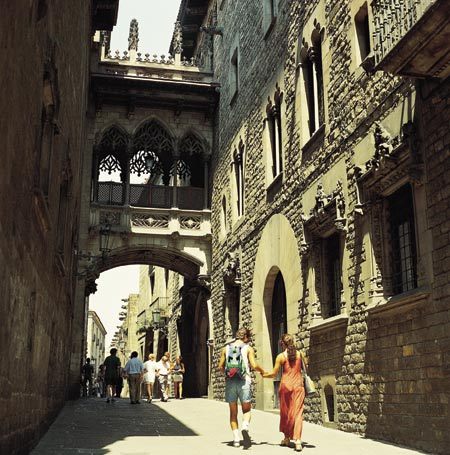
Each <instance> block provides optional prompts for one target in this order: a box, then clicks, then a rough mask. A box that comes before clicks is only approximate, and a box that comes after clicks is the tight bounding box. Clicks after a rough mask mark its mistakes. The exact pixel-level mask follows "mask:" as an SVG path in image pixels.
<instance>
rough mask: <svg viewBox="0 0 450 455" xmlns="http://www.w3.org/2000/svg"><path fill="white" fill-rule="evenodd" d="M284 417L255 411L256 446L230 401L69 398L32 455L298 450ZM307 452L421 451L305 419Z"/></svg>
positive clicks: (390, 454)
mask: <svg viewBox="0 0 450 455" xmlns="http://www.w3.org/2000/svg"><path fill="white" fill-rule="evenodd" d="M278 422H279V417H278V415H276V414H272V413H268V412H263V411H253V419H252V424H251V437H252V446H251V447H244V446H243V445H242V442H241V447H240V448H234V447H232V446H231V432H230V430H229V427H228V406H227V405H226V403H219V402H217V401H211V400H206V399H186V400H181V401H180V400H171V401H169V402H168V403H160V402H159V401H156V402H154V403H153V404H148V403H146V402H141V404H140V405H130V404H129V401H128V399H120V400H119V401H117V402H116V403H114V404H107V403H105V400H103V399H99V398H89V399H83V400H78V401H76V402H69V403H67V405H66V406H65V407H64V409H63V410H62V411H61V413H60V415H59V416H58V418H57V419H56V421H55V422H54V424H53V425H52V426H51V428H50V430H49V431H48V433H47V434H46V435H45V436H44V437H43V439H42V440H41V441H40V443H39V445H38V446H37V447H36V449H35V450H34V451H33V452H32V455H75V454H84V455H86V454H91V455H94V454H95V455H100V454H114V455H149V454H152V455H153V454H155V455H172V454H173V455H175V454H177V455H181V454H183V455H190V454H196V455H198V454H214V455H215V454H218V455H221V454H230V455H231V454H233V452H234V453H236V451H240V450H250V451H251V452H252V453H253V454H254V455H258V454H261V455H264V454H269V453H270V454H275V455H276V454H277V453H279V454H281V455H282V454H285V455H286V454H288V453H290V452H291V453H294V450H293V449H291V450H290V451H289V450H288V449H286V448H285V447H280V446H279V443H280V441H281V439H282V437H281V436H282V435H281V434H280V433H279V432H278ZM303 441H304V442H303V444H304V448H303V453H304V454H306V455H325V454H327V455H329V454H332V455H372V454H373V455H374V454H383V455H413V454H418V453H421V452H417V451H414V450H409V449H405V448H401V447H397V446H393V445H389V444H385V443H382V442H377V441H372V440H369V439H364V438H361V437H359V436H357V435H354V434H349V433H344V432H341V431H336V430H331V429H327V428H324V427H321V426H318V425H313V424H308V423H305V426H304V431H303Z"/></svg>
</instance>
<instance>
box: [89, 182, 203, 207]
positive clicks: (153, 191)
mask: <svg viewBox="0 0 450 455" xmlns="http://www.w3.org/2000/svg"><path fill="white" fill-rule="evenodd" d="M125 193H126V191H125V185H124V184H122V183H118V182H99V183H98V184H97V195H96V201H95V202H97V203H98V204H101V205H119V206H120V205H125V204H126V201H125ZM175 194H176V201H174V195H175ZM206 202H208V201H206ZM129 205H131V206H133V207H148V208H161V209H170V208H172V207H177V208H180V209H183V210H202V209H204V208H205V190H204V188H197V187H193V186H179V187H177V188H176V193H175V192H174V187H173V186H168V185H167V186H165V185H150V184H131V185H130V192H129ZM207 205H209V204H207Z"/></svg>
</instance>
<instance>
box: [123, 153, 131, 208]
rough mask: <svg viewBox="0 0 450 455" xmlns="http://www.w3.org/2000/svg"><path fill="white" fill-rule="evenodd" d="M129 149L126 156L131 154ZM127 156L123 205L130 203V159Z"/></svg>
mask: <svg viewBox="0 0 450 455" xmlns="http://www.w3.org/2000/svg"><path fill="white" fill-rule="evenodd" d="M130 152H131V150H129V151H128V157H129V156H131V153H130ZM128 157H127V159H126V164H125V169H124V173H125V182H124V183H125V198H124V201H123V202H124V205H126V206H128V205H130V174H131V172H130V159H129V158H128Z"/></svg>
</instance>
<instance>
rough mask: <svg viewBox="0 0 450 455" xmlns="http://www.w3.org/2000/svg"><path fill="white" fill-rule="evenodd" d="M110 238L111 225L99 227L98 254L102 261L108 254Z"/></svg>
mask: <svg viewBox="0 0 450 455" xmlns="http://www.w3.org/2000/svg"><path fill="white" fill-rule="evenodd" d="M110 237H111V225H110V224H109V223H106V224H103V225H101V226H100V231H99V239H100V247H99V248H100V253H101V254H102V258H103V259H104V258H105V257H106V256H107V255H108V254H109V253H110V252H111V247H110V245H109V239H110Z"/></svg>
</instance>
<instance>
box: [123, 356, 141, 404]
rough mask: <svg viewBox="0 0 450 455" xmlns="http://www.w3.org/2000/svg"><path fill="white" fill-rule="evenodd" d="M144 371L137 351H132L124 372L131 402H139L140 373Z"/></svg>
mask: <svg viewBox="0 0 450 455" xmlns="http://www.w3.org/2000/svg"><path fill="white" fill-rule="evenodd" d="M143 371H144V364H143V363H142V362H141V360H140V359H138V353H137V352H136V351H133V352H132V353H131V356H130V360H128V362H127V364H126V365H125V372H126V374H127V377H128V384H129V385H130V401H131V404H139V398H140V394H141V393H140V392H141V381H142V373H143Z"/></svg>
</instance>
